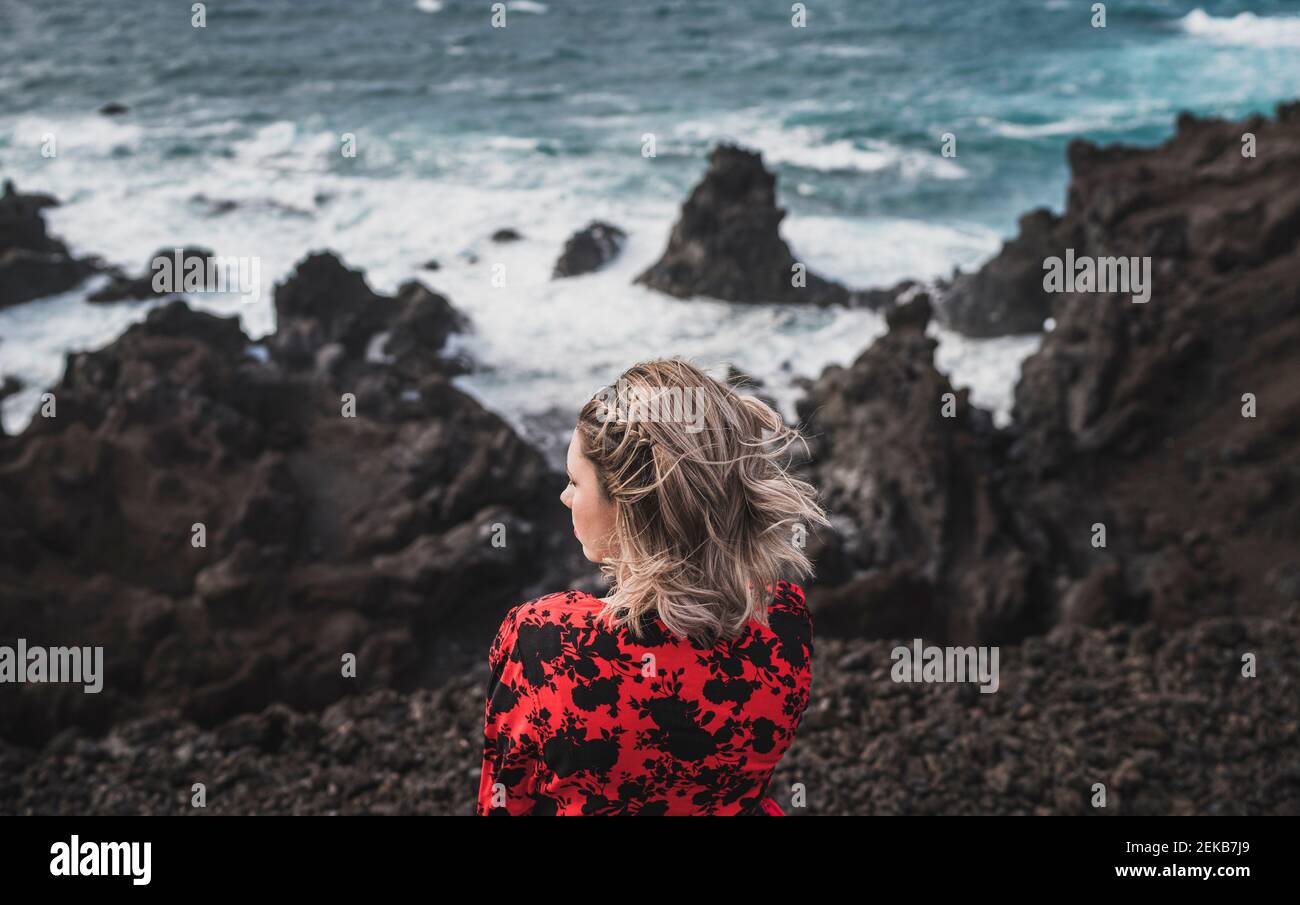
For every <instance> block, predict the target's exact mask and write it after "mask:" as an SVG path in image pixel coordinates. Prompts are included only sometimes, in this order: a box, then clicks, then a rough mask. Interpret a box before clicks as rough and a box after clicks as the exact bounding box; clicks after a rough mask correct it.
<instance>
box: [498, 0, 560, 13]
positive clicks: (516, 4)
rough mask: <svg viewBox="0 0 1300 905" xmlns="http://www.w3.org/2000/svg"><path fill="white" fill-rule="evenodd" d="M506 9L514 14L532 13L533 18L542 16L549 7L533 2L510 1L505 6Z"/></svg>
mask: <svg viewBox="0 0 1300 905" xmlns="http://www.w3.org/2000/svg"><path fill="white" fill-rule="evenodd" d="M506 9H508V10H510V11H511V12H515V13H532V14H533V15H534V16H544V15H546V12H547V11H548V10H549V9H550V7H548V6H547V5H546V4H545V3H537V2H535V0H510V2H509V3H507V4H506Z"/></svg>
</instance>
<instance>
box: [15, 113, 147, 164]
mask: <svg viewBox="0 0 1300 905" xmlns="http://www.w3.org/2000/svg"><path fill="white" fill-rule="evenodd" d="M11 133H12V138H13V144H14V146H16V147H32V148H39V147H40V146H41V145H42V144H44V142H45V136H46V135H53V136H54V142H55V153H56V156H62V155H63V154H64V152H65V151H67V150H73V149H75V150H77V151H80V152H85V153H88V154H92V155H94V154H103V155H108V154H116V153H122V152H123V151H128V152H134V151H136V150H137V149H139V147H140V145H141V143H142V142H143V141H144V130H143V129H141V128H140V127H139V126H138V125H136V124H135V123H124V122H117V121H114V120H111V119H109V118H107V117H104V116H99V115H93V116H91V115H87V116H71V117H60V118H57V119H56V118H54V117H49V116H38V115H26V116H20V117H18V118H16V119H15V120H14V121H13V128H12V130H11Z"/></svg>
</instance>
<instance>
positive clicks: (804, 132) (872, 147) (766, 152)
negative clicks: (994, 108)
mask: <svg viewBox="0 0 1300 905" xmlns="http://www.w3.org/2000/svg"><path fill="white" fill-rule="evenodd" d="M765 116H766V114H763V113H758V114H756V115H754V116H752V117H751V116H741V117H733V118H731V119H730V120H722V121H718V120H698V121H690V122H686V123H683V124H681V125H680V126H679V127H678V128H677V129H676V134H677V135H678V136H679V137H682V138H686V139H690V140H693V141H700V142H707V143H710V144H711V143H714V142H717V141H721V140H727V141H734V142H735V143H737V144H739V145H740V146H741V147H746V148H750V149H753V150H756V151H761V152H762V154H763V159H764V160H765V161H766V162H767V163H769V164H785V165H787V166H793V167H802V168H804V169H809V170H818V171H821V172H827V173H833V172H846V171H847V172H858V173H882V172H897V173H898V174H899V175H901V176H902V177H903V178H905V179H920V178H928V179H964V178H966V176H967V172H966V170H965V168H963V167H962V166H961V165H960V164H958V163H956V162H955V161H953V160H952V159H950V158H946V157H942V156H940V155H939V152H938V147H937V145H936V149H935V150H934V151H933V152H930V151H920V150H916V149H910V148H901V147H899V146H898V145H895V144H892V143H891V142H888V141H884V140H881V139H848V138H840V139H833V140H829V141H828V140H827V139H826V137H825V134H824V133H823V132H822V130H820V129H818V128H814V127H812V126H793V127H790V128H781V127H774V126H771V125H769V124H768V123H766V122H763V121H762V120H763V118H764V117H765Z"/></svg>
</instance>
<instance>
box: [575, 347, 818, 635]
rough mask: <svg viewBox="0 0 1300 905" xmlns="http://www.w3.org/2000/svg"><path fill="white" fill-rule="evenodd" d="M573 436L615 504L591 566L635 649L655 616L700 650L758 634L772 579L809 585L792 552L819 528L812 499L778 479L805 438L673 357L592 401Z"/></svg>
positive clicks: (644, 366) (786, 475)
mask: <svg viewBox="0 0 1300 905" xmlns="http://www.w3.org/2000/svg"><path fill="white" fill-rule="evenodd" d="M665 410H667V414H666V415H665ZM577 429H578V433H579V437H580V444H581V447H582V450H583V452H584V454H585V455H586V456H587V457H588V458H589V459H591V461H592V462H593V463H594V464H595V466H596V473H597V475H598V476H599V479H600V486H601V490H602V491H603V492H604V494H605V495H606V497H608V499H609V500H610V501H612V502H613V504H614V506H615V516H614V529H613V532H612V534H611V536H610V538H609V541H608V544H607V547H608V549H609V550H610V551H611V552H610V553H609V555H607V556H606V557H605V560H604V562H603V563H602V565H601V571H602V572H603V573H604V574H605V576H606V578H607V579H609V581H610V583H611V585H612V591H611V593H610V594H609V595H608V596H607V597H606V604H605V608H604V610H603V611H602V614H601V615H602V616H603V617H605V619H606V621H607V623H608V624H610V625H611V627H615V628H616V627H618V626H626V627H627V628H628V629H629V630H630V631H631V633H632V634H633V635H634V636H635V637H638V638H639V637H640V636H641V629H642V628H643V626H642V620H643V619H644V618H647V617H649V616H653V615H658V617H659V618H660V619H662V620H663V623H664V625H665V626H667V628H668V629H669V630H670V631H671V632H673V633H674V634H676V635H678V636H680V637H684V638H689V639H691V640H692V641H695V642H697V643H700V644H704V645H706V646H711V645H712V644H713V643H716V641H717V640H718V639H719V638H726V639H731V638H734V637H736V636H737V635H738V634H739V633H740V632H741V631H742V629H743V628H744V626H745V624H746V623H747V622H748V621H749V620H750V619H751V618H754V619H757V621H758V622H760V623H761V624H767V603H768V601H769V600H770V599H771V597H772V595H773V593H774V591H775V588H776V582H777V581H779V580H782V579H785V580H791V581H793V580H796V579H800V580H801V579H804V578H806V577H808V576H811V575H812V574H813V566H812V563H811V561H810V560H809V559H808V557H807V556H806V555H805V554H804V551H803V543H802V542H803V539H804V537H806V535H807V533H808V532H810V531H811V529H812V528H813V527H814V526H825V525H827V524H828V522H827V519H826V514H825V512H824V511H823V510H822V508H821V507H820V506H819V505H818V503H817V500H816V496H817V492H816V489H815V488H814V487H813V486H812V485H811V484H808V483H807V482H805V481H802V480H799V479H798V478H795V477H794V476H792V475H791V473H790V470H789V465H790V462H789V459H790V457H789V455H788V452H787V451H788V450H789V447H790V446H791V445H792V444H793V443H796V442H801V443H802V442H803V437H802V435H801V434H800V433H799V432H798V431H797V430H795V429H794V428H791V427H788V426H786V425H785V424H784V423H783V422H782V420H781V416H780V415H779V414H778V413H777V412H776V411H775V410H773V409H772V408H771V406H769V405H767V404H765V403H764V402H762V401H761V400H759V399H756V398H754V397H752V396H746V395H742V394H741V393H738V392H737V391H736V389H735V388H734V386H732V385H731V384H730V383H722V382H719V381H718V380H715V379H714V378H712V377H710V376H709V375H708V374H705V373H704V372H703V371H701V370H700V369H699V368H697V367H696V366H694V365H692V364H691V363H689V362H687V361H685V360H683V359H680V358H670V359H656V360H654V361H647V362H642V363H641V364H638V365H634V366H633V367H631V368H629V369H628V370H626V371H625V372H623V374H622V375H621V376H620V377H619V379H618V381H617V382H616V383H614V384H612V385H611V386H609V387H606V388H605V389H602V390H601V391H600V392H598V393H597V394H596V395H595V397H593V398H592V399H591V401H590V402H588V403H587V404H586V405H585V406H584V407H583V409H582V411H581V412H580V414H579V416H578V428H577ZM805 448H806V447H805Z"/></svg>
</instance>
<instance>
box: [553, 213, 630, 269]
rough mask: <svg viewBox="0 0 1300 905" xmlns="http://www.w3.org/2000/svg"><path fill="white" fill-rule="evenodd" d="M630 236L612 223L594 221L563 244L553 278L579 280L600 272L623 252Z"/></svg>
mask: <svg viewBox="0 0 1300 905" xmlns="http://www.w3.org/2000/svg"><path fill="white" fill-rule="evenodd" d="M626 240H627V233H625V232H623V230H621V229H619V228H618V227H617V226H613V225H611V224H609V223H602V222H601V221H599V220H593V221H592V222H591V223H589V224H587V226H586V228H584V229H580V230H578V232H576V233H574V234H573V235H572V236H570V237H569V241H567V242H565V243H564V251H563V252H562V253H561V254H560V258H559V260H558V261H556V262H555V272H554V274H553V278H556V279H558V278H560V277H572V276H578V275H579V274H583V273H591V272H592V271H593V270H599V269H600V268H601V267H604V266H605V265H606V264H608V263H609V262H610V261H611V260H613V259H614V258H615V257H616V256H617V255H618V253H619V252H620V251H622V249H623V243H624V242H625V241H626Z"/></svg>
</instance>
